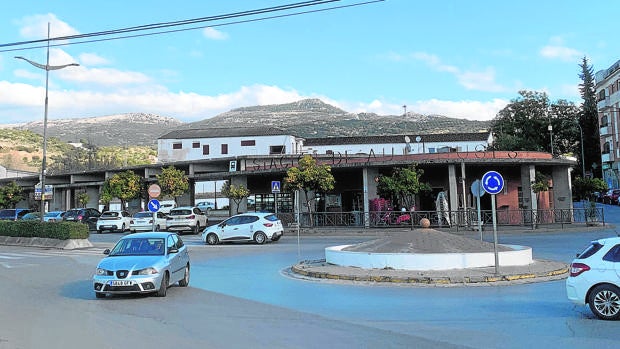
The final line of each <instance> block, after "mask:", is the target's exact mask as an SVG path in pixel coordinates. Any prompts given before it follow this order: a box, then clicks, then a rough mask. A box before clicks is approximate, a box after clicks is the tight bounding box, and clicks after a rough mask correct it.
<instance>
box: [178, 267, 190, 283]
mask: <svg viewBox="0 0 620 349" xmlns="http://www.w3.org/2000/svg"><path fill="white" fill-rule="evenodd" d="M187 285H189V264H188V265H186V266H185V275H183V278H182V279H181V280H179V286H181V287H187Z"/></svg>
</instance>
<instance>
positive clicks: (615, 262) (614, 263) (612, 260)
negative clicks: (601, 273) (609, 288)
mask: <svg viewBox="0 0 620 349" xmlns="http://www.w3.org/2000/svg"><path fill="white" fill-rule="evenodd" d="M603 261H604V262H603V263H605V264H607V263H608V266H609V268H610V269H612V270H614V271H615V277H616V280H615V281H616V285H620V244H619V245H616V246H614V247H612V248H610V249H609V251H608V252H607V253H606V254H605V256H603Z"/></svg>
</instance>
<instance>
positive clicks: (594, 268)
mask: <svg viewBox="0 0 620 349" xmlns="http://www.w3.org/2000/svg"><path fill="white" fill-rule="evenodd" d="M566 294H567V296H568V299H570V300H571V301H572V302H573V303H576V304H579V305H585V304H588V305H589V306H590V310H591V311H592V313H593V314H594V315H596V317H598V318H599V319H603V320H618V319H620V237H613V238H607V239H600V240H595V241H592V242H591V243H590V245H589V246H588V247H587V248H586V249H585V250H584V251H583V252H581V253H580V254H579V255H577V258H575V259H574V260H573V262H572V263H571V265H570V276H569V277H568V278H567V279H566Z"/></svg>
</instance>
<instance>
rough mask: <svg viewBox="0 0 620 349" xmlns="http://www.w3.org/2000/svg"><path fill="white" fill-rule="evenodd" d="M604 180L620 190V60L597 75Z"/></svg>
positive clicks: (611, 186) (610, 186)
mask: <svg viewBox="0 0 620 349" xmlns="http://www.w3.org/2000/svg"><path fill="white" fill-rule="evenodd" d="M595 80H596V86H595V87H596V95H597V108H598V117H599V127H600V135H601V143H600V144H601V166H602V173H603V180H605V182H607V185H608V186H609V188H620V123H619V122H620V120H619V119H620V60H618V61H617V62H616V63H614V64H613V65H611V66H610V67H609V68H607V69H604V70H600V71H598V72H596V74H595Z"/></svg>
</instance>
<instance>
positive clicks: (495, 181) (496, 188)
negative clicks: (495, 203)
mask: <svg viewBox="0 0 620 349" xmlns="http://www.w3.org/2000/svg"><path fill="white" fill-rule="evenodd" d="M482 188H483V189H484V191H486V192H487V193H489V194H491V195H495V194H498V193H500V192H501V191H502V190H503V189H504V178H502V175H501V174H499V172H496V171H489V172H487V173H485V174H484V176H482Z"/></svg>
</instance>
